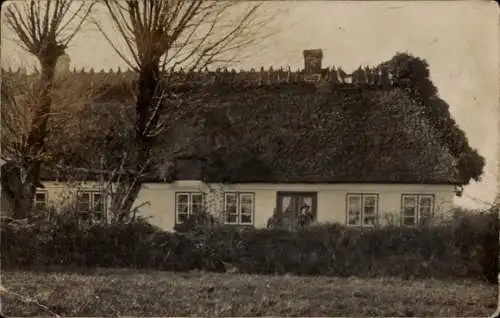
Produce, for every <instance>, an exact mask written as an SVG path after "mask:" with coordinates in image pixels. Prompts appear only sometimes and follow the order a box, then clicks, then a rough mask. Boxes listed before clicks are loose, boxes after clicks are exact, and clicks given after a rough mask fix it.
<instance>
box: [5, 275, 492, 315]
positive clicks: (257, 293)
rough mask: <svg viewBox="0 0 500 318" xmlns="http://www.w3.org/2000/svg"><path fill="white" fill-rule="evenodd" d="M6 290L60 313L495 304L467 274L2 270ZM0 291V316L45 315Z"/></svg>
mask: <svg viewBox="0 0 500 318" xmlns="http://www.w3.org/2000/svg"><path fill="white" fill-rule="evenodd" d="M2 285H3V287H4V288H6V289H7V290H9V291H11V292H13V293H17V294H21V295H24V296H28V297H31V298H32V299H35V300H36V301H37V302H38V303H40V304H43V305H45V306H47V307H48V309H50V310H51V311H53V312H54V313H57V314H59V315H63V316H80V317H82V316H111V315H114V316H117V315H127V316H200V317H201V316H285V315H289V316H393V317H394V316H426V317H430V316H453V317H458V316H469V317H470V316H475V317H486V316H489V315H491V314H492V313H493V312H494V311H495V309H496V308H497V293H498V288H497V287H496V286H492V285H488V284H482V283H481V282H474V281H438V280H407V281H405V280H401V279H395V278H384V279H356V278H331V277H294V276H259V275H243V274H212V273H202V272H191V273H171V272H160V271H136V270H109V269H106V270H105V269H99V270H93V271H83V270H82V271H72V272H68V271H66V272H64V273H63V272H56V271H46V272H31V271H3V272H2ZM13 293H9V292H5V291H3V292H2V313H3V314H4V315H6V316H27V315H31V316H33V315H38V316H40V315H44V316H46V315H47V312H45V311H44V310H43V309H41V308H40V307H39V306H38V305H36V304H34V303H29V302H23V301H21V300H20V299H19V298H18V297H19V296H17V295H15V294H13Z"/></svg>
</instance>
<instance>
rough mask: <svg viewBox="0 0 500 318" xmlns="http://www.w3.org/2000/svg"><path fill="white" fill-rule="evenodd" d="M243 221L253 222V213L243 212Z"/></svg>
mask: <svg viewBox="0 0 500 318" xmlns="http://www.w3.org/2000/svg"><path fill="white" fill-rule="evenodd" d="M241 223H252V215H251V214H242V215H241Z"/></svg>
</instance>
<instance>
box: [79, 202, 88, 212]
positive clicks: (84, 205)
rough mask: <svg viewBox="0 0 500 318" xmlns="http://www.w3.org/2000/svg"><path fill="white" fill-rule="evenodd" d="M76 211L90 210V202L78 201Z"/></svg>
mask: <svg viewBox="0 0 500 318" xmlns="http://www.w3.org/2000/svg"><path fill="white" fill-rule="evenodd" d="M78 211H79V212H88V211H90V204H89V203H87V202H80V203H79V204H78Z"/></svg>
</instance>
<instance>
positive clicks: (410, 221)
mask: <svg viewBox="0 0 500 318" xmlns="http://www.w3.org/2000/svg"><path fill="white" fill-rule="evenodd" d="M403 224H404V225H408V226H412V225H415V219H414V218H403Z"/></svg>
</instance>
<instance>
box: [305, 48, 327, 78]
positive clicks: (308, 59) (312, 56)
mask: <svg viewBox="0 0 500 318" xmlns="http://www.w3.org/2000/svg"><path fill="white" fill-rule="evenodd" d="M303 53H304V71H305V72H306V74H321V61H322V59H323V50H321V49H314V50H304V52H303Z"/></svg>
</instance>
